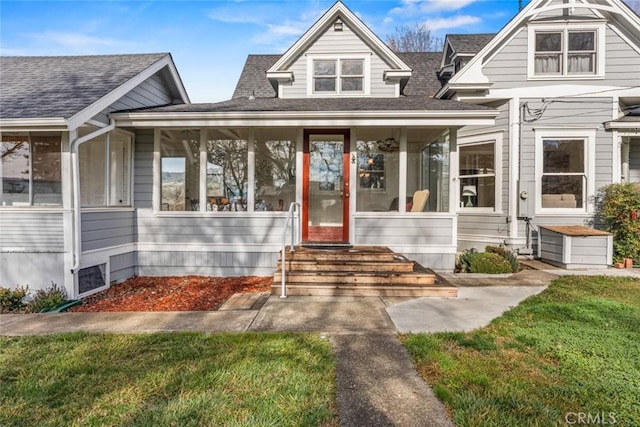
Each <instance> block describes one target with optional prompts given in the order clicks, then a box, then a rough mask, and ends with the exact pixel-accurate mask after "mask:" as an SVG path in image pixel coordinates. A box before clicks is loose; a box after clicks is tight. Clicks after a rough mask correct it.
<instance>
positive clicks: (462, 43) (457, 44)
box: [447, 33, 496, 55]
mask: <svg viewBox="0 0 640 427" xmlns="http://www.w3.org/2000/svg"><path fill="white" fill-rule="evenodd" d="M495 36H496V35H495V33H494V34H447V40H449V42H450V43H451V46H453V49H454V50H455V51H456V52H457V53H458V54H468V55H475V54H477V53H478V52H480V51H481V50H482V48H483V47H485V46H486V45H487V44H488V43H489V42H490V41H491V40H492V39H493V38H494V37H495Z"/></svg>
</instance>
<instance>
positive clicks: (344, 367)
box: [0, 270, 638, 427]
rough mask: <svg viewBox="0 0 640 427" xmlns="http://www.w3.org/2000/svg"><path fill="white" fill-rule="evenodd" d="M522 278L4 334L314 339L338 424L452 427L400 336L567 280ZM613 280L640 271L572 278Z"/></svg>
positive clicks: (445, 325) (460, 325) (476, 320)
mask: <svg viewBox="0 0 640 427" xmlns="http://www.w3.org/2000/svg"><path fill="white" fill-rule="evenodd" d="M523 273H524V274H520V273H519V274H518V275H511V276H506V277H502V278H500V277H495V276H493V277H475V278H474V277H471V276H470V275H447V279H448V280H449V281H451V282H452V283H454V284H456V285H463V284H464V283H465V281H470V283H471V284H472V285H471V286H468V287H460V288H459V293H458V295H459V296H458V298H417V299H415V298H379V297H289V298H287V299H280V298H278V297H276V296H272V297H270V298H268V300H267V301H266V302H265V303H264V305H262V304H256V305H254V302H251V306H250V307H244V305H248V304H240V302H242V301H243V300H242V299H240V298H239V299H238V304H237V305H238V307H241V306H242V307H243V309H236V310H234V309H230V310H226V311H217V312H168V313H157V312H155V313H62V314H25V315H0V335H11V336H20V335H39V334H51V333H59V332H71V331H88V332H113V333H138V332H162V331H202V332H244V331H288V332H318V333H321V334H323V335H325V336H327V337H329V339H330V340H331V342H332V344H333V346H334V352H335V355H336V360H337V368H336V381H337V389H338V415H339V418H340V423H341V425H343V426H371V425H375V426H387V425H388V426H391V425H396V426H414V425H415V426H436V427H437V426H451V425H452V424H451V422H450V421H449V419H448V418H447V415H446V411H445V409H444V407H443V406H442V404H441V403H440V402H439V401H438V400H437V399H436V398H435V396H434V395H433V392H432V391H431V389H430V388H429V387H428V386H427V384H426V383H425V382H424V381H423V380H422V379H421V378H420V377H419V376H418V374H417V372H416V371H415V368H414V366H413V364H412V361H411V359H410V357H409V355H408V354H407V353H406V350H405V349H404V347H403V346H402V345H401V343H400V341H399V340H398V338H397V332H401V333H405V332H436V331H467V330H471V329H475V328H478V327H481V326H484V325H486V324H487V323H489V322H490V321H491V320H492V319H494V318H495V317H498V316H500V315H501V314H502V313H503V312H504V311H506V310H508V309H509V308H511V307H513V306H515V305H517V304H518V303H519V302H520V301H522V300H523V299H525V298H527V297H529V296H531V295H534V294H537V293H539V292H541V291H542V290H543V289H545V287H546V285H547V284H548V283H549V282H550V281H551V280H552V279H554V278H555V277H557V276H558V275H560V274H566V271H565V270H560V271H557V270H553V271H545V272H537V273H536V272H533V273H531V272H523ZM607 273H608V274H615V275H632V276H634V275H635V276H636V277H638V276H637V274H636V272H635V271H634V272H622V271H614V270H607V271H606V272H603V271H602V270H599V271H595V272H588V271H581V272H571V274H607ZM458 276H461V277H458ZM474 285H476V286H474ZM477 285H482V286H477ZM247 301H248V300H247ZM247 308H249V309H247Z"/></svg>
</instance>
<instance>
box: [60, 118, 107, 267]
mask: <svg viewBox="0 0 640 427" xmlns="http://www.w3.org/2000/svg"><path fill="white" fill-rule="evenodd" d="M115 127H116V122H115V121H114V120H113V119H110V120H109V124H108V125H107V126H105V127H103V128H100V129H98V130H97V131H95V132H92V133H90V134H88V135H85V136H83V137H81V138H77V139H76V140H75V141H73V142H72V143H71V174H72V175H73V207H74V209H73V233H74V235H73V260H74V261H73V267H71V274H76V273H77V272H78V268H79V267H80V254H81V253H82V248H81V245H82V241H81V233H82V230H81V223H80V220H81V218H80V164H79V161H78V147H80V145H81V144H84V143H85V142H87V141H90V140H92V139H93V138H97V137H99V136H100V135H104V134H105V133H107V132H111V131H112V130H113V129H115Z"/></svg>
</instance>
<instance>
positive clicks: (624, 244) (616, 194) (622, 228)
mask: <svg viewBox="0 0 640 427" xmlns="http://www.w3.org/2000/svg"><path fill="white" fill-rule="evenodd" d="M595 201H596V216H595V221H596V223H597V224H599V225H601V226H603V227H604V228H605V229H606V230H607V231H609V232H611V233H612V234H613V259H614V261H616V262H620V261H622V259H624V258H632V259H633V260H635V261H636V262H638V261H640V184H638V183H619V184H611V185H608V186H606V187H603V188H602V189H601V190H600V192H599V193H598V195H597V196H596V200H595Z"/></svg>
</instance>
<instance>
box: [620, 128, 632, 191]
mask: <svg viewBox="0 0 640 427" xmlns="http://www.w3.org/2000/svg"><path fill="white" fill-rule="evenodd" d="M619 146H620V160H621V163H622V171H621V172H622V174H621V177H620V180H621V181H622V182H629V153H630V151H631V138H629V137H628V136H624V137H621V138H620V144H619Z"/></svg>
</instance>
